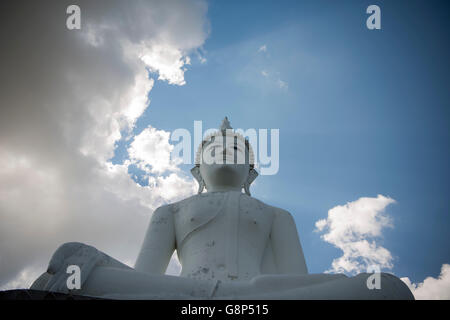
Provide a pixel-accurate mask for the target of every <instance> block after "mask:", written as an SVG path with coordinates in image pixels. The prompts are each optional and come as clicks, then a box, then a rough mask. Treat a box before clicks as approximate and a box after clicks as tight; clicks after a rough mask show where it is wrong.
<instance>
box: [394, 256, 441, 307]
mask: <svg viewBox="0 0 450 320" xmlns="http://www.w3.org/2000/svg"><path fill="white" fill-rule="evenodd" d="M401 280H402V281H403V282H405V283H406V285H407V286H408V287H409V289H410V290H411V292H412V293H413V294H414V297H415V298H416V299H417V300H450V264H443V265H442V268H441V274H440V275H439V277H438V278H437V279H436V278H433V277H427V278H426V279H425V280H424V281H423V282H421V283H419V284H415V283H411V281H410V280H409V278H401Z"/></svg>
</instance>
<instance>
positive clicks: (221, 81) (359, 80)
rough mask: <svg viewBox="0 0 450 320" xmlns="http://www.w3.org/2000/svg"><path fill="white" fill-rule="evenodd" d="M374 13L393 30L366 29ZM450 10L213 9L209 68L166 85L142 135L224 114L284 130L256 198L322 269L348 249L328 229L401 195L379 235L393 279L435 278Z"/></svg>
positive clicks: (350, 6) (443, 235)
mask: <svg viewBox="0 0 450 320" xmlns="http://www.w3.org/2000/svg"><path fill="white" fill-rule="evenodd" d="M371 4H377V5H379V6H380V8H381V16H382V20H381V26H382V29H381V30H368V29H367V28H366V24H365V23H366V19H367V17H368V15H367V14H366V13H365V10H366V8H367V7H368V6H369V5H371ZM448 12H449V6H448V3H446V2H444V1H442V2H439V1H432V2H425V1H395V2H394V1H389V2H373V1H358V2H356V1H282V2H271V1H247V2H244V3H242V2H233V1H210V2H209V8H208V15H207V16H208V19H209V22H210V34H209V37H208V39H207V40H206V42H205V44H204V46H203V50H202V52H201V54H202V56H204V57H205V58H206V59H207V61H206V63H201V62H200V61H199V59H197V58H196V56H195V55H192V64H191V66H189V68H188V69H189V70H188V71H187V72H186V73H185V80H186V85H184V86H173V85H169V84H167V83H166V82H162V81H156V82H155V85H154V88H153V90H152V91H151V93H150V99H151V104H150V107H149V108H148V109H147V110H146V111H145V113H144V114H143V115H142V116H141V118H140V119H139V120H138V122H137V126H136V128H135V129H134V131H135V133H139V132H141V131H142V130H143V129H144V128H146V127H147V126H149V125H151V126H153V127H156V128H158V129H162V130H165V131H173V130H174V129H176V128H186V129H189V130H190V131H191V132H192V130H193V122H194V120H202V121H203V127H204V128H214V127H217V126H218V125H219V123H220V121H221V119H222V118H223V117H224V116H228V117H229V119H230V121H231V124H232V126H233V127H235V128H244V129H246V128H279V129H280V170H279V172H278V174H277V175H273V176H260V177H259V178H258V179H257V184H256V185H255V186H254V187H253V196H254V197H256V198H259V199H261V200H263V201H265V202H267V203H269V204H272V205H276V206H279V207H282V208H284V209H287V210H288V211H290V212H291V213H292V214H293V216H294V218H295V221H296V223H297V227H298V230H299V233H300V237H301V241H302V245H303V249H304V253H305V256H306V260H307V265H308V268H309V271H310V272H312V273H318V272H323V271H324V270H326V269H328V268H329V267H330V264H331V261H332V260H333V259H334V258H337V257H339V256H340V254H341V252H340V250H339V249H337V248H334V247H333V246H332V245H330V244H328V243H326V242H324V241H323V240H321V239H320V234H318V233H317V232H314V231H313V230H314V229H315V226H314V224H315V222H316V221H317V220H319V219H323V218H326V216H327V212H328V210H329V209H331V208H333V207H335V206H337V205H343V204H345V203H347V202H349V201H354V200H357V199H358V198H360V197H376V196H377V195H378V194H382V195H384V196H389V197H391V198H393V199H395V200H396V203H395V204H392V205H389V206H388V207H387V209H386V210H387V212H388V214H389V215H390V216H391V217H392V218H393V224H394V228H392V229H386V230H385V231H384V232H383V237H382V238H381V239H378V240H377V241H379V243H381V244H382V245H383V246H384V247H385V248H387V249H388V250H389V251H390V252H391V253H392V255H393V256H394V261H393V262H394V268H393V269H392V272H394V273H395V274H396V275H398V276H408V277H409V278H410V279H411V280H412V281H415V282H418V281H422V280H423V279H424V278H425V277H426V276H434V277H436V276H437V275H438V274H439V271H440V268H441V265H442V264H443V263H449V262H450V250H449V244H450V236H449V232H448V230H449V229H450V219H449V217H448V213H449V207H450V202H449V194H450V188H449V187H450V182H449V181H450V172H449V168H448V163H449V160H450V159H449V152H448V146H449V145H450V141H449V140H450V134H449V121H450V117H449V101H450V99H449V98H450V97H449V90H448V89H449V88H448V86H449V82H448V74H449V71H450V70H449V59H448V57H449V43H448V30H450V29H449V23H450V22H449V21H450V20H449V16H448ZM262 46H265V47H266V50H265V51H264V50H259V49H260V48H261V47H262ZM263 71H264V72H266V73H267V74H268V75H269V76H267V77H265V76H263V74H262V72H263ZM150 76H152V75H150ZM279 80H281V81H283V82H284V83H285V84H286V85H287V87H280V85H279ZM119 145H121V146H122V148H121V147H119V148H118V149H117V150H116V155H115V158H114V159H113V160H114V161H115V162H120V161H121V159H122V158H123V157H124V156H125V154H124V153H123V150H124V148H123V146H124V145H126V143H125V142H123V141H122V142H121V143H119ZM189 168H190V166H183V169H184V170H185V172H186V174H188V169H189Z"/></svg>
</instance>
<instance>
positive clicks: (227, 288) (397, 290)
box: [31, 118, 413, 299]
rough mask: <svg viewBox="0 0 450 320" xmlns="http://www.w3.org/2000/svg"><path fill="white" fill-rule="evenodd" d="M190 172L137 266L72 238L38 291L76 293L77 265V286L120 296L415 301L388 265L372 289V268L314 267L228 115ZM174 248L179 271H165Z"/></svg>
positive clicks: (153, 226)
mask: <svg viewBox="0 0 450 320" xmlns="http://www.w3.org/2000/svg"><path fill="white" fill-rule="evenodd" d="M211 160H213V161H211ZM191 171H192V174H193V175H194V177H195V178H196V179H197V181H198V182H199V193H198V194H197V195H195V196H192V197H190V198H187V199H184V200H182V201H179V202H176V203H172V204H169V205H165V206H162V207H160V208H158V209H157V210H156V211H155V212H154V213H153V215H152V217H151V221H150V225H149V227H148V230H147V234H146V235H145V239H144V243H143V244H142V248H141V251H140V253H139V256H138V258H137V261H136V264H135V267H134V269H133V268H130V267H128V266H127V265H125V264H123V263H121V262H119V261H117V260H116V259H114V258H111V257H110V256H108V255H106V254H105V253H103V252H101V251H99V250H97V249H96V248H94V247H91V246H88V245H85V244H82V243H66V244H63V245H62V246H61V247H59V248H58V249H57V250H56V252H55V253H54V255H53V257H52V258H51V261H50V263H49V267H48V269H47V272H45V273H44V274H43V275H42V276H40V277H39V278H38V279H37V280H36V281H35V282H34V283H33V285H32V286H31V289H39V290H47V291H56V292H63V293H67V292H69V289H68V288H67V284H66V280H67V277H68V276H69V275H68V274H67V273H66V270H67V267H68V266H69V265H78V266H79V267H80V270H81V289H79V290H74V291H73V292H74V293H76V294H81V295H86V296H94V297H103V298H112V299H413V295H412V294H411V292H410V290H409V289H408V287H407V286H406V285H405V284H404V283H403V282H402V281H401V280H400V279H398V278H397V277H395V276H393V275H390V274H387V273H381V275H380V276H381V288H380V289H369V288H368V286H367V279H368V277H370V276H371V274H367V273H363V274H359V275H357V276H355V277H347V276H345V275H343V274H308V271H307V268H306V263H305V258H304V256H303V251H302V247H301V245H300V240H299V237H298V232H297V229H296V226H295V222H294V220H293V218H292V216H291V214H290V213H289V212H287V211H285V210H283V209H279V208H276V207H273V206H270V205H267V204H265V203H263V202H261V201H259V200H257V199H255V198H253V197H251V196H250V185H251V183H252V182H253V180H254V179H255V178H256V176H257V175H258V174H257V172H256V171H255V169H254V156H253V151H252V148H251V146H250V144H249V143H248V141H247V140H245V139H244V137H242V136H241V135H239V134H237V133H234V131H233V130H232V128H231V126H230V124H229V122H228V119H227V118H225V119H224V121H223V123H222V126H221V128H220V130H218V131H217V132H216V133H214V134H211V135H209V136H208V137H206V138H205V139H204V140H203V142H202V144H201V145H200V146H199V151H198V152H197V157H196V166H195V167H194V168H193V169H192V170H191ZM204 188H206V190H207V192H203V190H204ZM243 191H244V192H243ZM202 192H203V193H202ZM175 250H176V251H177V254H178V258H179V260H180V263H181V265H182V271H181V274H180V276H169V275H165V274H164V273H165V270H166V268H167V265H168V263H169V261H170V258H171V256H172V254H173V252H174V251H175Z"/></svg>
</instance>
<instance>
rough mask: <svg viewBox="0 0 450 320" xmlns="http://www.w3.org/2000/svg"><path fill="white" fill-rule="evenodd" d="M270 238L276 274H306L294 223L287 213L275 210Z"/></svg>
mask: <svg viewBox="0 0 450 320" xmlns="http://www.w3.org/2000/svg"><path fill="white" fill-rule="evenodd" d="M270 238H271V244H272V249H273V255H274V259H275V265H276V267H277V271H278V273H281V274H288V273H289V274H292V273H295V274H307V273H308V270H307V268H306V262H305V257H304V255H303V250H302V246H301V244H300V239H299V237H298V232H297V228H296V226H295V221H294V219H293V218H292V216H291V214H290V213H289V212H287V211H285V210H282V209H278V208H276V210H275V217H274V221H273V224H272V231H271V235H270Z"/></svg>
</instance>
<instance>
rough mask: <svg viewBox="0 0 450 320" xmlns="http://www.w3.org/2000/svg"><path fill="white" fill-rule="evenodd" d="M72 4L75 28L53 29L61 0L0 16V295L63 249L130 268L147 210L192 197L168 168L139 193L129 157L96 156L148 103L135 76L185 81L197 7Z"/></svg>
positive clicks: (146, 82) (196, 37)
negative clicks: (86, 250)
mask: <svg viewBox="0 0 450 320" xmlns="http://www.w3.org/2000/svg"><path fill="white" fill-rule="evenodd" d="M77 4H78V5H79V6H80V7H81V10H82V28H81V30H77V31H68V30H67V29H66V28H65V21H64V19H61V12H62V13H63V14H64V12H65V3H64V2H63V1H61V2H39V3H34V2H30V3H27V4H21V3H18V4H17V7H16V8H14V10H11V12H10V13H9V14H8V16H5V17H4V19H2V25H3V27H2V32H3V33H6V37H3V38H4V39H5V41H4V43H3V45H4V48H7V49H5V50H2V51H1V52H0V63H1V64H2V68H1V69H2V72H1V73H0V99H1V101H0V181H1V182H2V183H1V184H0V221H1V224H0V288H5V286H6V287H7V288H13V287H15V286H20V287H23V286H28V285H29V284H31V281H32V280H33V278H34V277H35V275H36V274H39V273H40V272H42V271H44V270H45V268H46V264H47V263H48V261H49V258H50V256H51V254H52V253H53V252H54V250H55V249H56V248H57V247H58V246H59V245H60V244H62V243H64V242H68V241H80V242H85V243H88V244H90V245H94V246H95V247H97V248H99V249H100V250H102V251H104V252H106V253H107V254H109V255H111V256H113V257H115V258H117V259H119V260H121V261H124V262H129V261H134V260H135V258H136V256H137V253H138V250H139V247H140V244H141V242H142V240H143V236H144V234H145V230H146V227H147V224H148V221H149V218H150V215H151V213H152V211H153V210H154V209H155V208H156V207H158V206H160V205H161V204H163V203H165V202H171V201H176V200H178V199H181V198H184V197H187V196H189V195H191V194H193V193H194V190H195V182H194V181H193V179H192V178H190V177H185V176H184V175H182V174H181V173H180V172H175V168H174V167H172V168H171V170H172V171H173V172H172V173H171V174H170V175H168V176H167V177H159V176H154V177H152V179H154V180H153V182H154V183H153V184H152V185H151V186H140V185H139V184H137V183H136V182H134V181H133V179H131V177H130V176H129V174H128V165H129V164H131V161H126V162H125V163H124V164H116V165H113V164H112V163H111V162H109V160H108V159H110V158H111V157H112V156H113V154H114V150H115V144H116V142H117V141H118V140H119V139H121V137H122V133H123V132H126V133H127V134H129V135H131V132H132V131H131V129H132V128H133V127H134V125H135V122H136V120H137V119H138V118H139V117H140V116H141V115H142V113H143V112H144V111H145V109H146V108H147V107H148V104H149V100H148V94H149V92H150V90H151V89H152V87H153V84H154V80H153V79H150V78H148V72H147V70H146V68H148V69H151V71H152V72H155V73H157V74H158V77H159V79H160V80H163V81H167V82H168V83H171V84H176V85H182V84H184V83H185V80H184V72H185V71H186V69H185V68H186V64H188V63H189V58H188V56H189V54H190V52H195V50H197V49H198V48H199V47H201V45H202V44H203V43H204V41H205V39H206V36H207V28H205V24H206V17H205V14H206V9H207V6H206V4H205V2H204V1H195V0H194V1H170V2H168V1H167V2H166V1H164V2H161V1H132V2H124V1H113V0H111V1H100V0H98V1H78V2H77ZM30 25H39V28H29V26H30ZM10 30H14V34H8V32H10ZM11 32H12V31H11ZM30 53H32V54H30ZM144 56H146V57H147V58H145V59H144V60H145V61H143V59H142V57H144ZM155 130H156V129H155ZM155 132H156V133H155V134H157V133H158V132H159V134H162V133H163V131H158V130H156V131H155ZM129 138H130V139H132V138H133V137H132V136H130V137H129ZM143 145H145V148H144V147H143V148H144V149H143V150H144V151H142V150H141V151H142V152H143V153H142V154H143V157H144V160H145V159H147V160H148V158H145V157H146V156H148V154H146V153H145V152H146V151H147V152H148V150H150V149H151V148H150V146H148V145H146V144H145V143H144V144H143ZM165 148H170V147H169V146H167V145H165ZM154 159H156V160H157V159H159V158H158V157H156V158H154ZM163 163H165V162H163ZM153 164H155V163H153ZM165 165H166V163H165V164H163V165H159V164H156V166H162V167H164V166H165ZM158 170H162V169H161V167H159V169H158Z"/></svg>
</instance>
